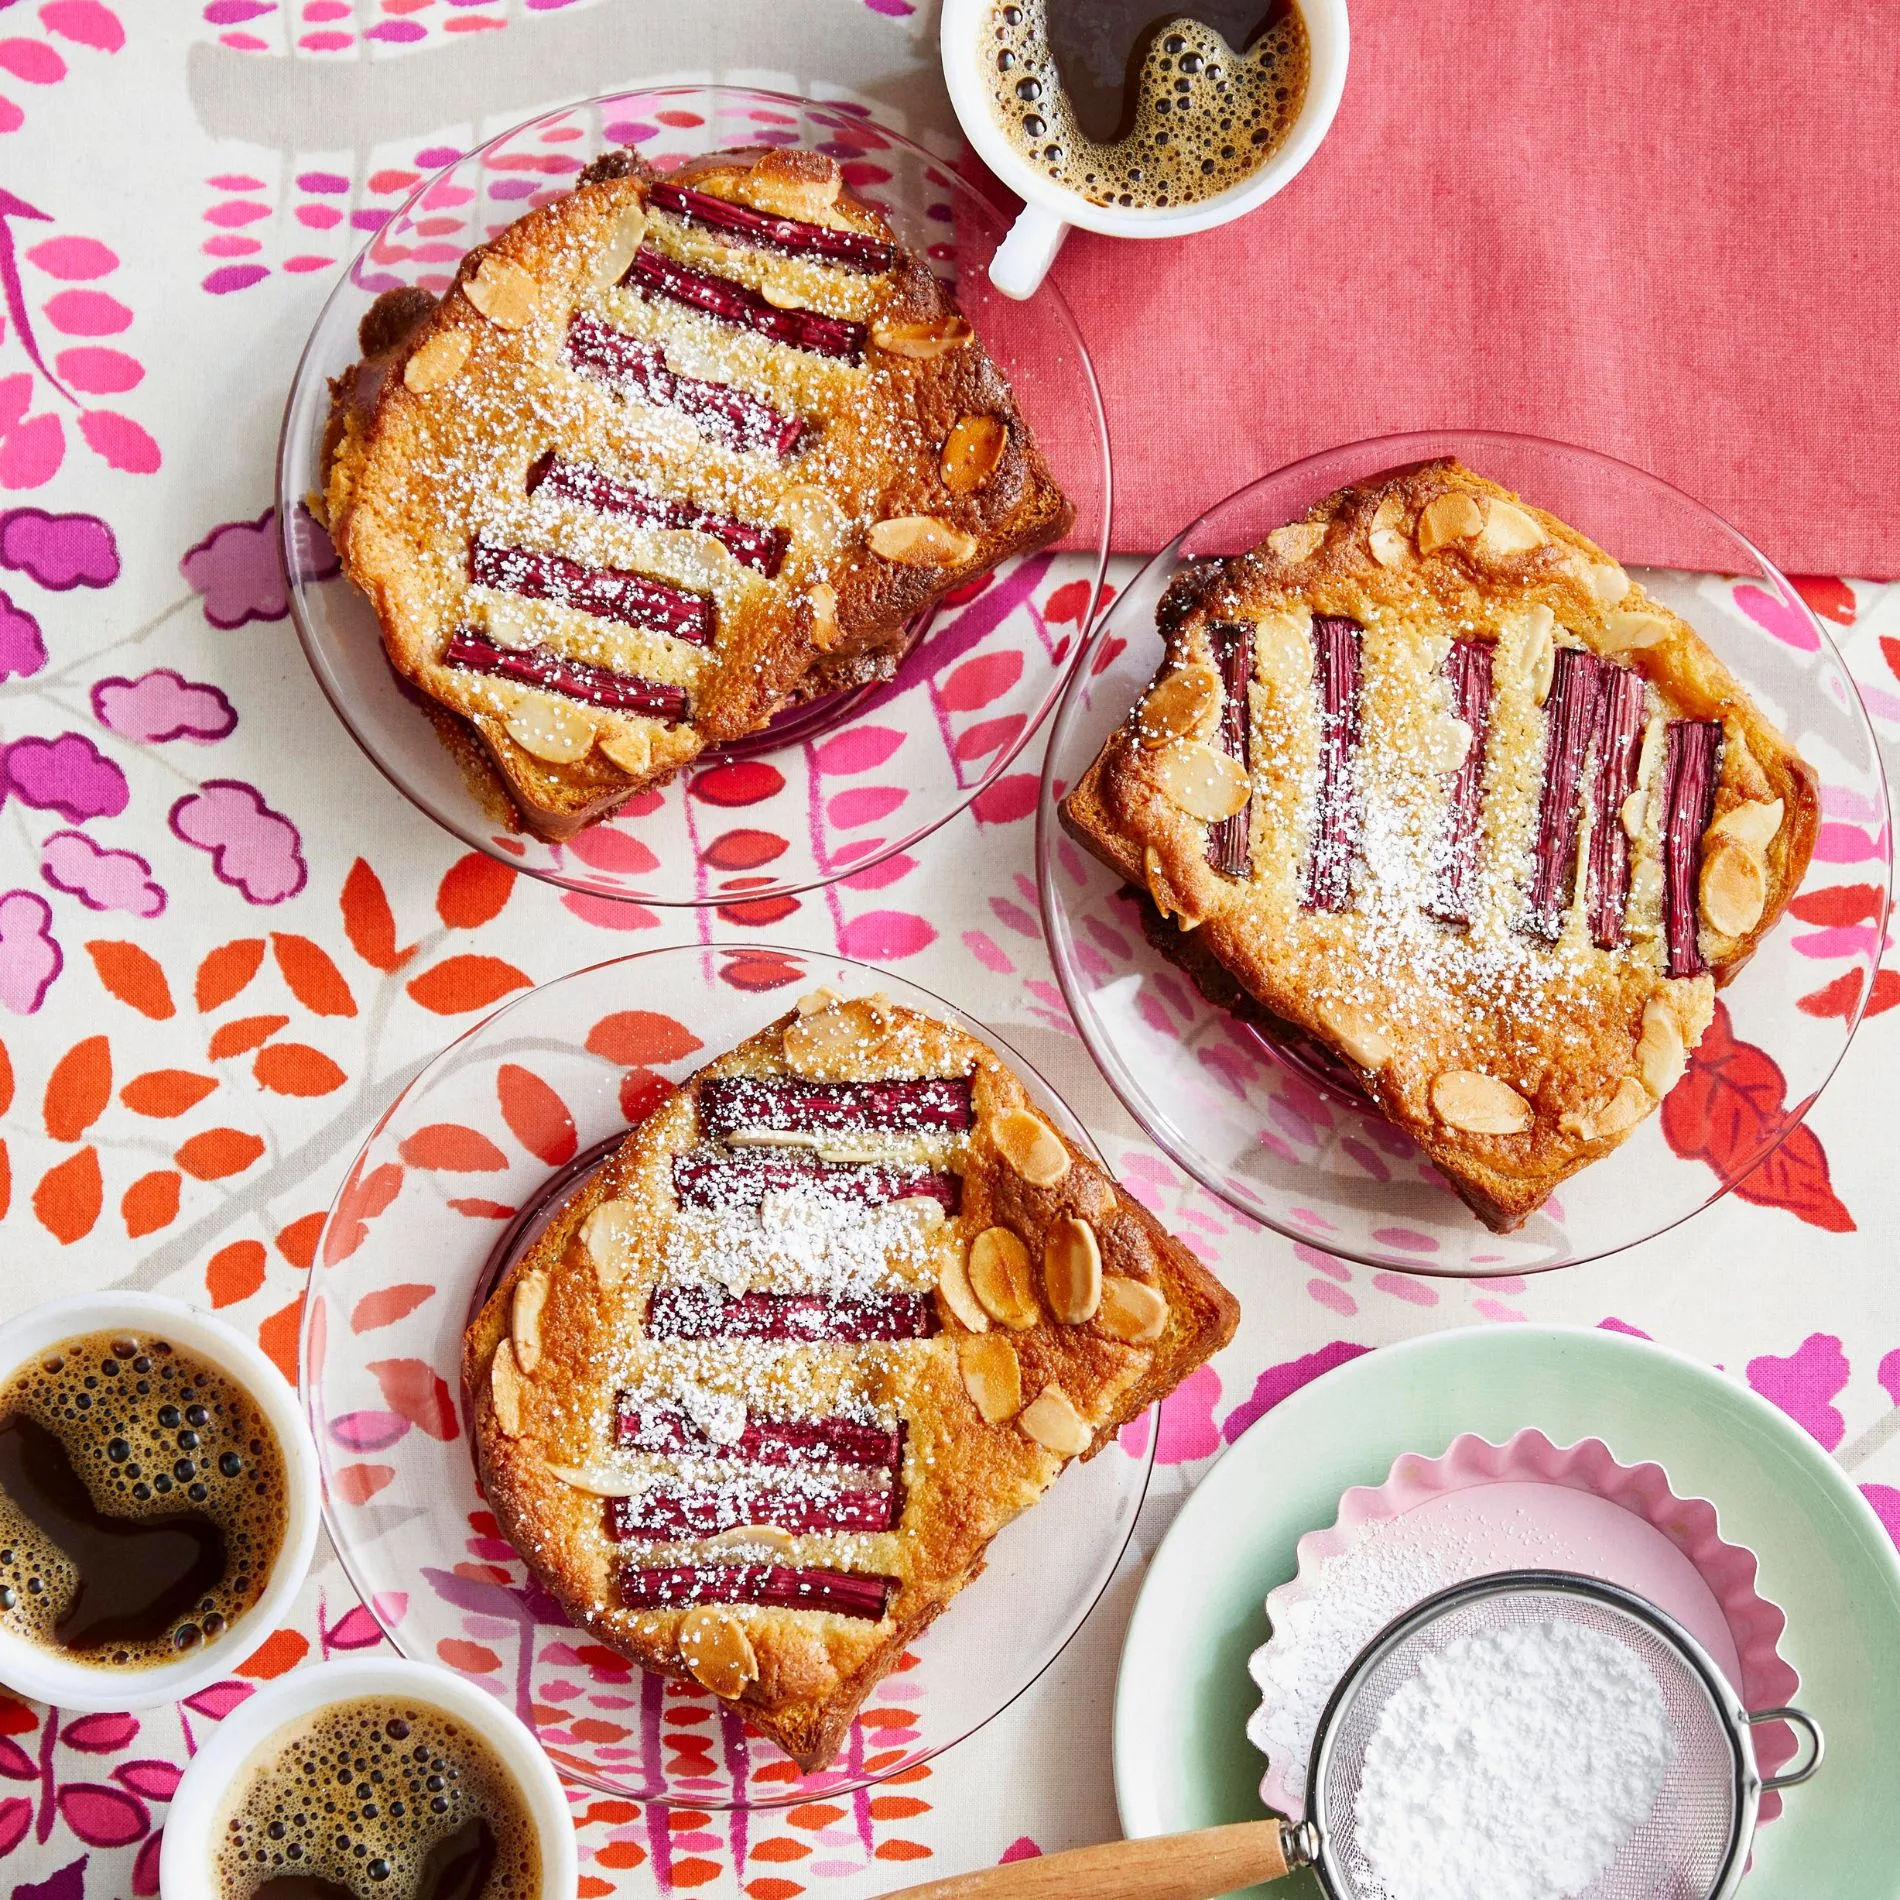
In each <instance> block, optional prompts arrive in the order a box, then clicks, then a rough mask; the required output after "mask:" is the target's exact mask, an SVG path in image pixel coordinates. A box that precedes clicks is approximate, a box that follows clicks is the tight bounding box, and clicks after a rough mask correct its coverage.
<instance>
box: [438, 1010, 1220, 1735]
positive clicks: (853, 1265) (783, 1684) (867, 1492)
mask: <svg viewBox="0 0 1900 1900" xmlns="http://www.w3.org/2000/svg"><path fill="white" fill-rule="evenodd" d="M1237 1318H1238V1308H1237V1306H1236V1305H1235V1302H1234V1300H1233V1299H1232V1298H1231V1296H1230V1295H1229V1294H1228V1293H1227V1292H1226V1291H1225V1290H1224V1289H1223V1288H1222V1287H1221V1286H1220V1284H1219V1283H1218V1282H1217V1281H1216V1280H1215V1279H1214V1278H1213V1277H1212V1276H1211V1275H1210V1274H1209V1273H1208V1272H1207V1271H1206V1269H1205V1268H1203V1267H1202V1266H1201V1265H1200V1263H1199V1262H1198V1261H1196V1260H1195V1258H1194V1256H1193V1255H1192V1254H1191V1253H1189V1252H1188V1250H1187V1249H1186V1248H1185V1247H1184V1246H1182V1245H1181V1243H1180V1242H1179V1241H1177V1240H1175V1239H1173V1238H1172V1237H1171V1236H1170V1235H1168V1234H1167V1233H1166V1232H1165V1231H1164V1230H1163V1229H1162V1228H1161V1227H1160V1226H1159V1225H1158V1224H1157V1223H1156V1221H1155V1220H1154V1219H1153V1217H1152V1216H1151V1215H1149V1214H1148V1212H1147V1211H1146V1210H1145V1209H1144V1208H1142V1207H1140V1206H1139V1205H1138V1204H1137V1203H1136V1202H1134V1201H1133V1200H1131V1199H1130V1198H1129V1197H1128V1196H1127V1195H1125V1194H1124V1193H1122V1192H1121V1190H1120V1189H1119V1188H1117V1186H1116V1185H1115V1183H1114V1181H1113V1180H1111V1179H1110V1178H1109V1176H1108V1175H1107V1174H1105V1173H1104V1172H1103V1171H1102V1169H1101V1168H1100V1167H1099V1166H1097V1164H1096V1163H1095V1162H1093V1161H1091V1160H1090V1159H1088V1158H1087V1157H1086V1156H1084V1155H1083V1154H1081V1153H1080V1152H1078V1151H1077V1150H1076V1149H1075V1148H1074V1147H1072V1146H1071V1145H1070V1144H1069V1143H1068V1142H1067V1141H1066V1140H1065V1139H1064V1138H1063V1137H1062V1136H1061V1135H1060V1134H1059V1133H1058V1132H1057V1131H1056V1130H1055V1129H1053V1128H1052V1127H1051V1126H1050V1125H1049V1124H1048V1122H1047V1121H1045V1120H1044V1119H1043V1118H1042V1117H1041V1116H1039V1115H1038V1114H1037V1113H1036V1111H1035V1109H1034V1108H1033V1107H1032V1106H1031V1104H1030V1101H1029V1098H1028V1096H1027V1095H1026V1094H1025V1092H1024V1090H1023V1086H1022V1084H1021V1083H1020V1082H1019V1081H1018V1080H1017V1078H1016V1077H1015V1076H1014V1075H1013V1074H1012V1073H1011V1072H1010V1070H1009V1069H1007V1068H1006V1067H1005V1066H1004V1065H1003V1063H1002V1062H1001V1061H1000V1060H999V1059H998V1058H997V1057H996V1055H995V1054H994V1053H993V1052H992V1051H991V1050H990V1049H988V1048H986V1047H985V1046H984V1045H983V1044H982V1043H980V1042H978V1041H976V1040H975V1039H974V1038H973V1037H971V1036H968V1035H966V1034H964V1033H963V1032H962V1031H961V1030H958V1029H954V1028H951V1027H949V1026H948V1025H946V1024H944V1023H941V1022H937V1021H934V1020H932V1019H931V1018H929V1017H925V1016H921V1015H918V1014H916V1013H914V1012H912V1011H910V1010H906V1009H901V1008H897V1007H894V1006H893V1005H891V1004H889V1003H888V1002H886V1001H885V1000H884V999H882V998H881V997H867V998H863V999H860V1000H857V1001H853V1002H841V1001H839V1000H838V999H837V998H835V997H833V996H832V995H830V993H829V992H824V991H820V992H818V993H817V994H816V995H815V996H812V997H809V998H807V999H806V1000H805V1001H804V1002H803V1003H801V1004H800V1006H799V1012H798V1013H797V1014H794V1015H790V1016H787V1017H785V1018H784V1019H783V1020H782V1021H780V1022H777V1023H775V1024H773V1025H772V1026H771V1027H769V1028H767V1029H765V1030H763V1031H761V1032H760V1033H759V1034H758V1035H756V1036H754V1037H752V1038H751V1039H750V1040H749V1041H747V1042H745V1043H742V1044H741V1045H740V1046H739V1047H738V1048H736V1049H734V1050H733V1051H731V1052H730V1053H729V1054H727V1055H724V1056H721V1057H720V1058H718V1059H717V1060H716V1061H714V1062H712V1063H710V1064H709V1065H708V1066H707V1067H706V1068H704V1069H702V1070H701V1071H700V1072H699V1074H698V1075H696V1076H695V1077H694V1078H693V1079H692V1080H691V1081H690V1082H688V1083H687V1084H686V1085H685V1086H684V1087H683V1088H682V1089H681V1090H680V1091H679V1092H678V1093H677V1094H676V1095H674V1096H672V1097H671V1098H670V1099H669V1100H668V1101H667V1102H666V1103H665V1104H664V1106H662V1107H661V1108H660V1109H658V1110H657V1111H656V1112H655V1113H654V1114H653V1115H652V1116H650V1117H649V1118H648V1119H647V1120H646V1121H645V1122H643V1123H642V1124H641V1125H640V1126H639V1127H638V1128H636V1129H635V1130H634V1131H633V1133H632V1134H630V1135H629V1136H628V1138H627V1140H626V1142H625V1144H624V1145H623V1146H622V1147H621V1148H620V1149H619V1151H618V1152H617V1153H616V1154H615V1155H614V1157H613V1158H612V1159H611V1160H610V1161H609V1162H607V1164H606V1165H605V1166H604V1167H602V1168H601V1169H600V1170H599V1171H598V1172H597V1173H596V1174H595V1175H593V1176H592V1177H591V1178H590V1179H589V1180H588V1181H587V1182H586V1184H585V1185H584V1186H582V1187H581V1188H580V1189H579V1190H578V1191H577V1192H576V1193H575V1194H574V1196H573V1197H572V1198H571V1199H570V1200H569V1201H568V1202H567V1203H566V1205H565V1206H564V1207H563V1208H562V1210H561V1212H560V1213H559V1214H558V1215H557V1216H556V1218H555V1219H554V1221H553V1223H552V1225H551V1226H550V1227H549V1228H548V1230H547V1232H546V1234H545V1235H544V1236H543V1238H542V1239H541V1240H540V1241H539V1242H538V1243H537V1244H536V1245H535V1246H534V1248H533V1249H532V1250H531V1251H530V1252H529V1253H527V1254H526V1255H525V1256H524V1257H523V1258H522V1259H521V1261H520V1262H519V1263H518V1265H517V1266H516V1267H515V1268H514V1270H513V1271H512V1272H511V1273H510V1275H509V1276H508V1278H507V1279H506V1280H505V1281H504V1282H503V1284H502V1285H501V1286H500V1287H499V1288H498V1289H497V1291H496V1293H495V1294H494V1296H493V1297H492V1298H491V1299H490V1300H489V1302H488V1304H487V1305H486V1306H485V1307H484V1308H483V1310H482V1312H481V1313H480V1315H479V1316H478V1317H477V1318H476V1320H475V1322H474V1324H473V1325H472V1326H471V1328H470V1330H469V1333H468V1338H467V1344H466V1351H465V1356H464V1365H463V1374H464V1379H465V1382H466V1386H467V1390H468V1394H469V1399H470V1406H471V1413H472V1416H473V1418H474V1421H475V1444H476V1450H477V1454H478V1457H479V1459H480V1464H481V1472H482V1479H483V1484H484V1486H485V1489H486V1491H487V1495H488V1498H489V1500H490V1502H491V1504H492V1505H493V1507H494V1510H495V1513H496V1516H497V1517H498V1518H499V1520H500V1522H501V1526H502V1529H503V1532H504V1533H505V1535H506V1536H507V1537H508V1539H509V1540H510V1542H512V1543H513V1544H514V1546H515V1548H516V1549H517V1550H518V1551H519V1552H520V1553H521V1555H522V1557H523V1558H524V1559H525V1561H526V1562H527V1563H528V1565H529V1566H530V1567H531V1568H532V1569H533V1571H534V1572H535V1574H536V1575H537V1576H538V1577H539V1578H540V1579H541V1581H542V1582H543V1583H544V1584H545V1585H546V1586H547V1588H548V1589H549V1590H550V1591H551V1592H553V1594H554V1595H555V1596H556V1597H557V1598H558V1599H559V1600H560V1602H561V1603H562V1605H563V1606H564V1608H565V1609H566V1610H567V1612H568V1613H569V1615H571V1616H572V1617H573V1618H574V1620H575V1622H576V1624H577V1625H580V1626H584V1627H586V1628H587V1629H589V1630H590V1631H592V1632H593V1633H594V1634H596V1635H597V1636H598V1637H599V1638H600V1639H601V1640H602V1641H604V1642H606V1643H609V1644H611V1645H612V1646H613V1647H614V1648H615V1649H618V1650H620V1651H622V1652H623V1653H624V1654H625V1655H627V1656H629V1657H631V1658H632V1660H633V1661H635V1662H637V1663H639V1664H640V1665H641V1666H642V1667H644V1668H647V1669H651V1670H655V1671H658V1672H659V1673H661V1674H663V1675H669V1676H677V1677H681V1678H690V1679H691V1680H693V1681H696V1682H699V1683H701V1684H703V1685H704V1686H705V1687H706V1688H708V1689H710V1690H711V1691H712V1692H713V1693H714V1694H715V1695H717V1696H719V1697H721V1698H722V1699H723V1700H725V1701H727V1702H729V1703H731V1704H732V1705H733V1706H734V1707H736V1708H737V1709H738V1711H739V1712H740V1713H741V1714H742V1715H744V1716H745V1717H746V1718H747V1719H748V1720H749V1721H751V1722H752V1723H753V1725H754V1726H755V1727H756V1728H757V1729H759V1730H760V1731H761V1732H763V1733H764V1734H765V1735H767V1736H769V1737H770V1738H771V1739H772V1740H773V1741H774V1742H776V1743H777V1744H778V1745H779V1746H780V1747H781V1748H783V1749H784V1750H785V1751H786V1753H787V1754H789V1755H790V1756H792V1757H793V1759H794V1760H796V1761H797V1762H798V1764H799V1765H800V1766H801V1767H802V1768H804V1769H806V1770H807V1771H810V1770H814V1769H818V1768H822V1767H823V1766H824V1765H825V1764H826V1763H827V1762H829V1761H830V1760H831V1759H832V1756H833V1755H834V1754H835V1753H836V1751H837V1749H838V1746H839V1743H840V1741H841V1738H842V1737H843V1735H844V1733H845V1730H846V1729H847V1727H848V1726H849V1724H850V1722H851V1719H852V1716H853V1715H854V1714H855V1713H856V1711H857V1709H858V1707H859V1706H860V1704H862V1702H863V1701H864V1698H865V1696H866V1695H867V1694H868V1693H869V1692H870V1690H871V1689H872V1688H873V1686H874V1685H875V1684H876V1683H877V1682H878V1680H879V1679H880V1678H881V1677H882V1676H883V1675H884V1674H885V1673H886V1672H887V1671H888V1670H890V1669H891V1668H892V1667H893V1666H894V1665H895V1664H896V1663H897V1661H898V1660H899V1658H900V1657H901V1656H902V1655H903V1653H904V1649H905V1646H906V1645H907V1644H908V1643H910V1642H911V1641H912V1639H913V1638H914V1637H915V1636H916V1635H917V1633H918V1632H919V1631H920V1630H921V1629H923V1628H924V1626H925V1625H926V1624H927V1623H929V1622H930V1621H931V1619H932V1618H933V1617H935V1616H936V1615H937V1613H938V1612H939V1611H940V1610H941V1609H943V1607H944V1605H945V1604H947V1603H948V1602H949V1601H950V1599H951V1598H952V1597H953V1596H955V1595H956V1593H957V1592H958V1591H959V1590H960V1589H962V1588H963V1586H964V1585H965V1584H966V1583H968V1582H969V1581H970V1580H971V1579H972V1578H973V1577H974V1576H976V1574H977V1573H978V1572H979V1571H980V1570H981V1569H982V1568H983V1561H984V1553H985V1551H986V1550H987V1549H988V1546H989V1542H990V1539H991V1538H992V1537H994V1536H995V1535H996V1533H997V1532H998V1531H999V1530H1001V1529H1002V1528H1003V1526H1004V1525H1005V1524H1007V1523H1008V1522H1009V1521H1010V1520H1011V1519H1012V1518H1014V1517H1016V1516H1017V1515H1018V1514H1019V1513H1021V1512H1023V1511H1025V1510H1027V1509H1028V1508H1029V1507H1030V1506H1031V1505H1032V1504H1034V1503H1035V1502H1036V1501H1037V1499H1038V1498H1040V1497H1041V1496H1042V1494H1043V1493H1044V1492H1045V1491H1046V1490H1047V1489H1048V1488H1049V1486H1050V1485H1051V1484H1053V1483H1054V1482H1055V1480H1056V1479H1057V1478H1058V1477H1059V1476H1060V1475H1061V1473H1062V1469H1063V1467H1064V1466H1065V1465H1066V1464H1067V1463H1068V1462H1069V1461H1070V1460H1071V1459H1076V1458H1090V1457H1093V1456H1094V1454H1095V1453H1096V1452H1097V1451H1099V1450H1101V1448H1102V1447H1103V1446H1104V1445H1105V1444H1107V1443H1108V1442H1109V1441H1110V1439H1112V1438H1113V1437H1114V1435H1115V1433H1116V1432H1117V1431H1118V1430H1119V1429H1120V1428H1121V1426H1122V1425H1123V1424H1125V1423H1126V1422H1127V1421H1128V1420H1129V1419H1131V1418H1133V1417H1135V1416H1136V1415H1137V1414H1138V1413H1139V1412H1141V1411H1142V1410H1143V1408H1145V1407H1146V1406H1148V1405H1150V1404H1152V1403H1153V1402H1154V1401H1155V1400H1157V1399H1160V1398H1162V1397H1164V1396H1165V1395H1166V1394H1167V1393H1168V1392H1170V1391H1172V1390H1173V1388H1174V1387H1175V1386H1176V1385H1178V1384H1179V1383H1180V1381H1181V1380H1182V1379H1183V1378H1185V1377H1186V1376H1187V1374H1188V1373H1189V1372H1191V1371H1192V1370H1193V1369H1194V1368H1195V1367H1196V1366H1198V1365H1199V1364H1200V1363H1201V1362H1202V1361H1203V1360H1204V1359H1206V1358H1207V1357H1208V1355H1209V1354H1210V1353H1212V1352H1214V1351H1215V1350H1216V1349H1217V1348H1219V1347H1220V1346H1222V1345H1223V1344H1225V1343H1226V1341H1227V1340H1228V1339H1229V1338H1230V1337H1231V1336H1232V1333H1233V1330H1234V1325H1235V1322H1236V1320H1237Z"/></svg>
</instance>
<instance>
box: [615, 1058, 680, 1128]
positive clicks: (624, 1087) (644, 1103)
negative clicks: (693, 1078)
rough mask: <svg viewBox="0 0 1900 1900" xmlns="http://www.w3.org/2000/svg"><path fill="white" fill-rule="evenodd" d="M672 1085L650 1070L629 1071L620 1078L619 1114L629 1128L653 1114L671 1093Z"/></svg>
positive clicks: (663, 1077)
mask: <svg viewBox="0 0 1900 1900" xmlns="http://www.w3.org/2000/svg"><path fill="white" fill-rule="evenodd" d="M674 1086H675V1085H674V1084H673V1083H671V1082H669V1081H668V1080H667V1079H666V1077H665V1076H663V1075H655V1074H654V1073H653V1071H652V1070H651V1069H629V1070H628V1071H627V1072H626V1074H625V1075H623V1076H622V1077H621V1078H620V1114H621V1119H622V1120H624V1121H625V1122H626V1124H627V1126H628V1127H629V1128H632V1127H635V1126H636V1125H637V1124H639V1123H640V1122H643V1121H645V1120H646V1118H647V1117H648V1116H649V1115H651V1114H652V1113H653V1111H654V1110H655V1109H656V1108H658V1107H659V1105H660V1104H661V1103H662V1102H663V1101H665V1100H666V1098H667V1097H668V1096H669V1095H671V1094H672V1093H673V1089H674Z"/></svg>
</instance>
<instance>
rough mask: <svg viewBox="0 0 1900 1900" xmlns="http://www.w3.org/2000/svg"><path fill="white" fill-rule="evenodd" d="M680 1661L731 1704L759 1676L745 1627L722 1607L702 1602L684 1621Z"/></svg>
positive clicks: (684, 1617) (717, 1694)
mask: <svg viewBox="0 0 1900 1900" xmlns="http://www.w3.org/2000/svg"><path fill="white" fill-rule="evenodd" d="M679 1642H680V1661H681V1662H683V1663H684V1664H685V1665H686V1667H687V1669H688V1670H689V1671H690V1672H691V1673H692V1676H693V1679H694V1681H696V1682H697V1683H699V1684H700V1686H701V1687H702V1688H706V1689H710V1690H711V1691H712V1692H713V1694H714V1695H716V1696H718V1697H720V1698H721V1700H723V1701H726V1702H730V1701H733V1700H734V1699H735V1698H736V1697H737V1696H739V1695H740V1694H741V1693H743V1691H744V1689H745V1686H746V1684H747V1683H749V1682H756V1681H757V1680H758V1676H759V1658H758V1654H757V1652H756V1651H755V1650H754V1649H753V1647H752V1638H751V1637H749V1636H748V1635H747V1634H746V1631H745V1625H744V1624H743V1623H741V1622H740V1621H739V1619H738V1618H737V1617H736V1616H735V1615H734V1614H733V1613H732V1612H731V1611H730V1610H728V1609H726V1608H724V1607H723V1606H721V1605H719V1604H713V1603H702V1604H700V1605H699V1606H698V1607H697V1608H696V1609H691V1610H688V1611H687V1612H686V1614H685V1615H684V1616H683V1617H681V1618H680V1637H679Z"/></svg>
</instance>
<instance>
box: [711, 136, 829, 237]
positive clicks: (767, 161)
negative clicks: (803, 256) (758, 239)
mask: <svg viewBox="0 0 1900 1900" xmlns="http://www.w3.org/2000/svg"><path fill="white" fill-rule="evenodd" d="M726 190H727V191H728V192H729V193H730V194H731V195H732V196H733V197H734V198H736V199H737V200H738V201H739V202H740V203H741V204H748V205H750V206H751V207H752V208H753V210H755V211H769V212H771V213H773V214H774V215H775V216H777V217H781V218H799V219H802V220H803V221H804V222H805V223H807V224H830V223H832V222H833V220H832V219H830V218H828V217H827V216H826V215H825V214H826V213H827V212H829V211H830V210H831V209H832V207H833V206H834V205H836V204H837V202H838V198H839V195H840V193H842V192H843V190H844V173H843V172H842V171H841V170H840V169H839V166H838V162H837V160H836V159H834V158H832V157H831V156H830V155H829V154H827V153H823V152H812V151H807V150H805V149H804V148H802V147H801V148H799V149H797V150H795V151H790V152H767V153H766V154H765V156H764V157H763V158H761V159H760V160H759V161H758V163H757V164H755V165H754V166H753V167H752V168H751V170H749V171H746V172H742V173H741V174H740V175H739V176H738V177H737V178H734V179H733V180H732V181H731V182H730V183H729V184H728V185H727V186H726Z"/></svg>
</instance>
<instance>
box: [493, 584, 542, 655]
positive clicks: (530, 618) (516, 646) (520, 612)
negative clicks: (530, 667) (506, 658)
mask: <svg viewBox="0 0 1900 1900" xmlns="http://www.w3.org/2000/svg"><path fill="white" fill-rule="evenodd" d="M482 627H483V631H484V632H486V633H487V635H488V637H489V639H491V640H492V641H494V643H495V644H496V645H497V646H498V647H508V648H509V649H511V650H512V651H516V652H519V651H520V650H521V649H522V648H523V647H534V646H539V645H540V644H541V629H540V627H539V626H538V625H537V624H536V621H535V617H534V613H533V610H532V609H531V608H529V607H528V606H527V605H526V604H525V603H524V602H522V601H519V600H510V599H509V598H507V596H505V595H504V596H501V597H500V598H498V599H495V600H491V601H490V602H489V603H488V605H487V608H486V610H485V611H484V612H483V615H482Z"/></svg>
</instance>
